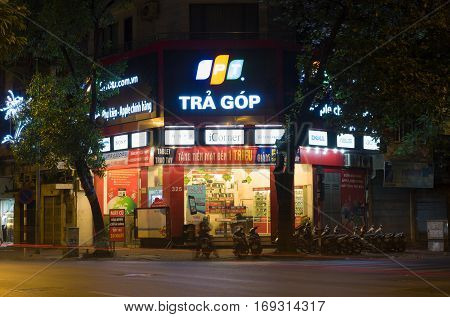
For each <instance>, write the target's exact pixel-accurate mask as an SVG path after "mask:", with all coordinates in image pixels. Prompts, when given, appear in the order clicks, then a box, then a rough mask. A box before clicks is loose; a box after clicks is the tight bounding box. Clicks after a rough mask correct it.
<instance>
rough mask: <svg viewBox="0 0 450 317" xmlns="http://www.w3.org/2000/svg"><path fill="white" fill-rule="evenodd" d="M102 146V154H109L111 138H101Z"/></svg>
mask: <svg viewBox="0 0 450 317" xmlns="http://www.w3.org/2000/svg"><path fill="white" fill-rule="evenodd" d="M101 143H102V145H103V149H102V150H101V151H102V152H109V151H111V138H103V139H102V141H101Z"/></svg>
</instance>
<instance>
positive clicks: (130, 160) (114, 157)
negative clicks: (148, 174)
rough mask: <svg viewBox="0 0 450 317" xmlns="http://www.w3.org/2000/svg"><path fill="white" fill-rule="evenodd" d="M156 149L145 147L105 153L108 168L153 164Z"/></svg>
mask: <svg viewBox="0 0 450 317" xmlns="http://www.w3.org/2000/svg"><path fill="white" fill-rule="evenodd" d="M154 152H155V149H154V148H152V147H144V148H139V149H130V150H124V151H117V152H110V153H104V154H103V157H104V158H105V161H106V166H107V167H106V168H107V170H112V169H119V168H130V167H140V166H151V165H153V162H154V159H153V156H154Z"/></svg>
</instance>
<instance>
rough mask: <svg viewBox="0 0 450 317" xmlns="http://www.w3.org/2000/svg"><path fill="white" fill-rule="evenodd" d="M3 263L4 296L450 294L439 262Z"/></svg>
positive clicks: (445, 265)
mask: <svg viewBox="0 0 450 317" xmlns="http://www.w3.org/2000/svg"><path fill="white" fill-rule="evenodd" d="M398 261H400V262H401V264H399V263H395V262H393V261H391V260H389V259H336V260H330V259H328V260H250V259H248V260H242V261H238V260H231V261H214V260H209V261H207V260H203V261H202V260H198V261H193V260H192V261H170V262H169V261H158V260H156V261H151V260H150V261H114V260H89V261H88V260H63V261H59V262H56V263H52V261H50V260H38V261H19V260H18V261H11V260H5V259H2V260H1V262H0V294H1V295H3V296H202V297H204V296H446V295H447V294H449V293H450V257H449V256H445V257H433V258H431V259H401V260H398ZM447 296H448V295H447Z"/></svg>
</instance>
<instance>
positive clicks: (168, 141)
mask: <svg viewBox="0 0 450 317" xmlns="http://www.w3.org/2000/svg"><path fill="white" fill-rule="evenodd" d="M164 144H165V145H194V144H195V132H194V130H187V129H177V130H164Z"/></svg>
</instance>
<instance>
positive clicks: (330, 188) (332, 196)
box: [322, 172, 341, 228]
mask: <svg viewBox="0 0 450 317" xmlns="http://www.w3.org/2000/svg"><path fill="white" fill-rule="evenodd" d="M323 183H324V191H325V193H324V196H325V199H324V202H323V213H324V215H323V217H322V219H323V221H322V223H323V224H328V225H330V226H331V228H333V227H334V226H336V225H337V224H340V223H341V174H340V173H328V172H327V173H325V174H324V181H323Z"/></svg>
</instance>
